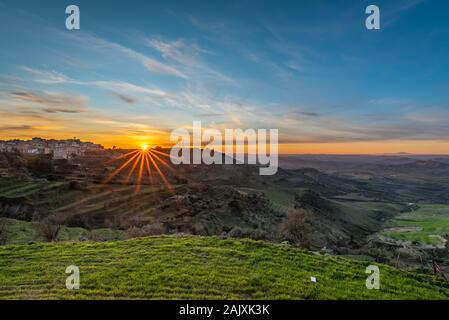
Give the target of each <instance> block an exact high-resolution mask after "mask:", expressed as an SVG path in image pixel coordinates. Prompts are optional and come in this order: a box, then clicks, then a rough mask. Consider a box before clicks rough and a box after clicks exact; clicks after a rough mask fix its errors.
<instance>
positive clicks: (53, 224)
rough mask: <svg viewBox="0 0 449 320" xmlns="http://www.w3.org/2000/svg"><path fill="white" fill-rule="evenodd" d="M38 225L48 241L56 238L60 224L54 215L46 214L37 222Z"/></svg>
mask: <svg viewBox="0 0 449 320" xmlns="http://www.w3.org/2000/svg"><path fill="white" fill-rule="evenodd" d="M38 227H39V229H40V230H41V232H42V233H43V235H44V237H45V239H46V240H47V241H48V242H53V241H55V240H56V239H57V237H58V235H59V231H61V228H62V225H61V221H60V219H59V218H57V217H56V216H48V217H46V218H44V219H42V220H41V221H39V222H38Z"/></svg>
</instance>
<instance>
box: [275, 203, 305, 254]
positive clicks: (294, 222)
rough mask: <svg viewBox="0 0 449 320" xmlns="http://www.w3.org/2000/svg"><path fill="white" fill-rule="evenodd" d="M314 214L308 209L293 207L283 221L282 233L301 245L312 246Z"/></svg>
mask: <svg viewBox="0 0 449 320" xmlns="http://www.w3.org/2000/svg"><path fill="white" fill-rule="evenodd" d="M311 218H312V214H311V213H310V212H309V211H308V210H306V209H291V210H289V211H288V213H287V217H286V218H285V219H284V221H283V222H282V223H281V226H280V228H281V232H282V234H283V235H284V236H285V237H286V238H287V239H288V240H290V241H292V242H294V243H296V244H298V245H299V246H300V247H303V248H309V247H310V240H311V239H310V236H311V231H312V230H311Z"/></svg>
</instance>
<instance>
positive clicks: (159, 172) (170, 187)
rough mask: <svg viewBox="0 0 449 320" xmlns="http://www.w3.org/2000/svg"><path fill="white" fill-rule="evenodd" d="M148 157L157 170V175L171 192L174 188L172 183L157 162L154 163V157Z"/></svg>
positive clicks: (149, 154)
mask: <svg viewBox="0 0 449 320" xmlns="http://www.w3.org/2000/svg"><path fill="white" fill-rule="evenodd" d="M148 156H149V158H150V161H151V163H152V164H153V166H154V168H155V169H156V171H157V173H158V174H159V176H160V177H161V179H162V181H163V182H164V184H165V185H166V186H167V188H168V189H169V190H172V186H171V184H170V182H168V180H167V178H166V177H165V175H164V173H163V172H162V171H161V169H160V168H159V166H158V165H157V163H156V161H154V159H153V156H152V155H151V153H148Z"/></svg>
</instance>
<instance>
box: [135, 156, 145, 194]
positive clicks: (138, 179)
mask: <svg viewBox="0 0 449 320" xmlns="http://www.w3.org/2000/svg"><path fill="white" fill-rule="evenodd" d="M144 155H145V154H143V153H142V154H141V157H140V166H139V175H138V176H137V184H136V191H135V193H136V194H137V193H139V192H140V190H141V188H142V173H143V165H144V163H143V157H144ZM138 161H139V160H138Z"/></svg>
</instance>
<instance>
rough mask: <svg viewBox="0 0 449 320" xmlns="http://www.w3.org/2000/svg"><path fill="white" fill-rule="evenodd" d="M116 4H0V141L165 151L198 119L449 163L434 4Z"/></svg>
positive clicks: (283, 145)
mask: <svg viewBox="0 0 449 320" xmlns="http://www.w3.org/2000/svg"><path fill="white" fill-rule="evenodd" d="M115 2H116V1H114V3H113V2H112V1H100V0H98V1H92V0H91V1H85V0H77V1H62V0H53V1H51V0H45V1H35V0H33V1H24V0H20V1H18V0H14V1H13V0H11V1H10V0H0V39H1V50H0V61H1V63H0V139H13V138H20V139H27V138H32V137H42V138H72V137H77V138H80V139H82V140H86V141H93V142H97V143H101V144H103V145H105V146H106V147H111V146H113V145H116V146H119V147H126V148H129V147H137V146H140V145H141V144H142V143H148V144H150V145H165V144H167V143H168V137H169V133H170V132H171V130H173V129H175V128H179V127H190V126H191V125H192V121H194V120H201V121H202V123H203V126H204V127H210V128H219V129H224V128H242V129H245V128H255V129H257V128H267V129H270V128H275V129H279V133H280V147H279V149H280V151H281V152H283V153H347V154H350V153H357V154H363V153H395V152H409V153H432V154H448V153H449V19H448V15H449V2H448V1H444V0H389V1H380V0H379V1H348V0H341V1H337V0H332V1H331V0H329V1H317V0H313V1H241V0H240V1H126V2H125V1H120V2H118V1H117V2H116V3H115ZM70 4H77V5H78V6H79V7H80V10H81V30H74V31H69V30H67V29H66V28H65V19H66V17H67V15H66V14H65V8H66V6H67V5H70ZM369 4H377V5H378V6H379V7H380V9H381V30H379V31H372V30H371V31H369V30H367V29H366V28H365V19H366V17H367V15H366V14H365V8H366V6H367V5H369Z"/></svg>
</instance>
